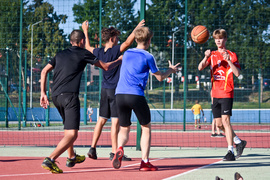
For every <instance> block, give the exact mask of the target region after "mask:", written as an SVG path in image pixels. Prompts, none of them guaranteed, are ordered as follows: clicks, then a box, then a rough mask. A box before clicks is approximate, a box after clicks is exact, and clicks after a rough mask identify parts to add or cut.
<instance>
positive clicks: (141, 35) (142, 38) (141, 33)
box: [134, 27, 153, 44]
mask: <svg viewBox="0 0 270 180" xmlns="http://www.w3.org/2000/svg"><path fill="white" fill-rule="evenodd" d="M134 34H135V39H136V41H137V43H144V44H146V43H147V42H148V41H149V40H150V39H151V38H152V37H153V32H152V31H151V30H150V29H149V28H148V27H140V28H138V29H136V30H135V31H134Z"/></svg>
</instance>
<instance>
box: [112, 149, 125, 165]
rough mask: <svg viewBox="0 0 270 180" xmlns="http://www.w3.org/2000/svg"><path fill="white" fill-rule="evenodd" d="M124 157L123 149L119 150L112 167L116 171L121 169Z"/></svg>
mask: <svg viewBox="0 0 270 180" xmlns="http://www.w3.org/2000/svg"><path fill="white" fill-rule="evenodd" d="M123 155H124V151H123V150H122V149H120V148H118V149H117V151H116V153H115V155H114V157H113V159H112V166H113V167H114V168H115V169H119V168H120V167H121V162H122V157H123Z"/></svg>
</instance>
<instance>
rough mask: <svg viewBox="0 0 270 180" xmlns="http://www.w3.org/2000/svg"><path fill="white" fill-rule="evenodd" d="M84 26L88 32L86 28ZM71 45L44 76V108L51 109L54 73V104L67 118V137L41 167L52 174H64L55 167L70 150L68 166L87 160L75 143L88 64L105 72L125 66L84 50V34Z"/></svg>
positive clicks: (74, 36) (75, 34)
mask: <svg viewBox="0 0 270 180" xmlns="http://www.w3.org/2000/svg"><path fill="white" fill-rule="evenodd" d="M82 26H83V28H84V26H86V24H83V25H82ZM87 26H88V25H87ZM70 43H71V44H72V47H70V48H68V49H65V50H63V51H61V52H58V53H57V54H56V56H55V57H54V58H52V59H51V60H50V61H49V63H48V64H47V65H46V66H45V67H44V68H43V70H42V72H41V83H40V84H41V95H40V106H41V107H43V108H45V109H46V108H47V107H48V105H49V100H48V97H47V95H46V87H45V86H46V79H47V78H46V77H47V74H48V73H49V72H50V71H52V70H54V75H53V87H52V101H53V103H54V105H55V106H56V108H57V110H58V111H59V113H60V115H61V117H62V118H63V124H64V137H63V138H62V139H61V141H60V142H59V143H58V145H57V147H56V148H55V150H54V151H53V152H52V153H51V154H50V156H48V157H46V158H45V159H44V161H43V163H42V164H41V166H42V167H43V168H44V169H47V170H49V171H51V172H52V173H63V171H62V170H61V169H60V168H58V166H57V165H56V164H55V160H56V159H57V158H58V157H59V156H60V155H61V154H62V153H63V152H65V151H66V150H67V153H68V158H67V162H66V166H68V167H73V166H74V165H75V164H76V163H82V162H83V161H84V160H85V156H80V155H78V154H76V153H75V152H74V150H73V143H74V142H75V140H76V139H77V137H78V130H79V126H80V101H79V97H78V95H79V87H80V81H81V76H82V73H83V70H84V69H85V67H86V65H87V63H90V64H93V65H95V66H97V67H100V68H102V69H104V70H109V69H112V68H114V67H116V66H117V65H119V64H121V59H117V60H115V61H114V62H109V63H104V62H102V61H100V60H98V59H97V58H96V56H94V55H93V54H92V53H91V52H89V51H88V50H86V49H84V48H85V35H84V33H83V32H82V31H80V30H74V31H72V33H71V35H70Z"/></svg>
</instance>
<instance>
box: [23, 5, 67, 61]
mask: <svg viewBox="0 0 270 180" xmlns="http://www.w3.org/2000/svg"><path fill="white" fill-rule="evenodd" d="M27 16H28V17H31V21H29V22H28V23H29V26H28V27H29V31H28V35H27V36H28V43H27V49H28V50H29V51H30V50H31V30H32V29H31V28H32V24H34V23H36V22H39V21H41V20H43V22H42V23H39V24H37V25H35V26H34V28H33V56H34V57H33V59H34V60H33V61H34V62H36V61H39V62H40V61H41V62H42V63H43V64H46V63H47V56H51V57H52V56H54V55H55V54H56V53H57V52H58V51H59V50H62V49H65V48H66V47H67V46H69V42H68V41H67V35H65V34H64V31H63V29H60V28H59V24H60V23H66V19H67V15H63V14H60V15H57V13H56V12H54V7H53V6H52V5H51V4H50V3H47V2H43V0H34V1H33V4H29V5H28V8H27ZM45 19H46V20H45Z"/></svg>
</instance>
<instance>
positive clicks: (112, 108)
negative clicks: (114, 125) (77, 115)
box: [99, 88, 118, 119]
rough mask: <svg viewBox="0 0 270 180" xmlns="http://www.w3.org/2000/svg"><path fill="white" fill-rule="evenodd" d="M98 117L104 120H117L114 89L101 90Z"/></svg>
mask: <svg viewBox="0 0 270 180" xmlns="http://www.w3.org/2000/svg"><path fill="white" fill-rule="evenodd" d="M99 116H101V117H103V118H105V119H110V118H111V117H112V118H118V114H117V107H116V100H115V89H105V88H101V98H100V107H99Z"/></svg>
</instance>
